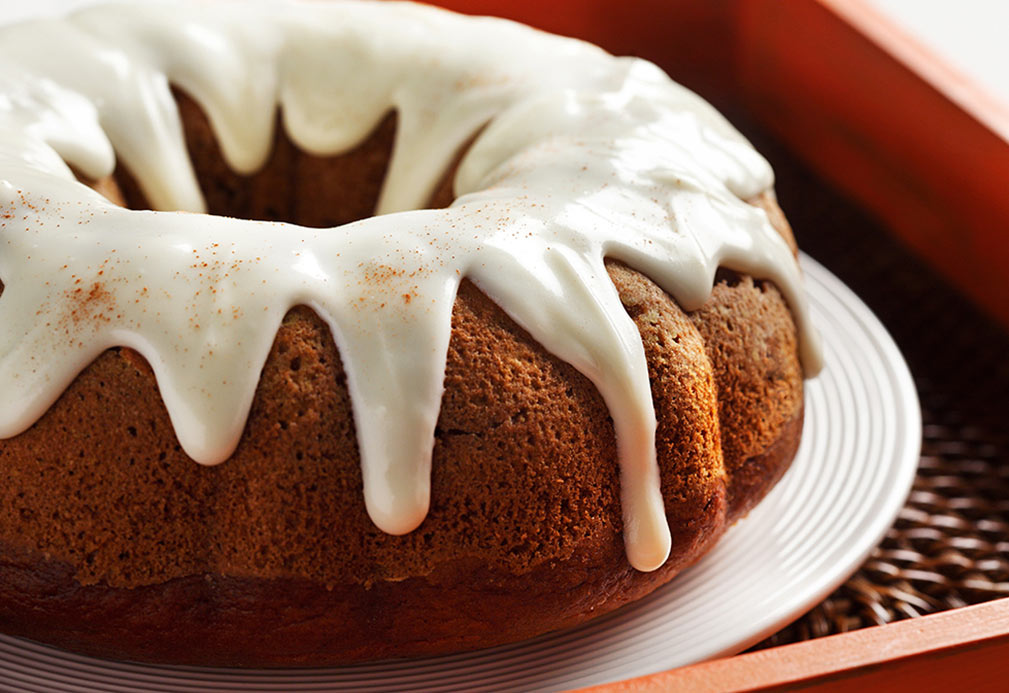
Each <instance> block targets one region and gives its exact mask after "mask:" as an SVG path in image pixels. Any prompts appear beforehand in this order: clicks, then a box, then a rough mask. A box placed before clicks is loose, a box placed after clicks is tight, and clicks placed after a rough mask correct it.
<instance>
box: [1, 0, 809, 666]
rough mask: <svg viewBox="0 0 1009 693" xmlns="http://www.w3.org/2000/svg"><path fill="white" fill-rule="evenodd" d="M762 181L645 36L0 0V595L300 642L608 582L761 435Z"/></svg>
mask: <svg viewBox="0 0 1009 693" xmlns="http://www.w3.org/2000/svg"><path fill="white" fill-rule="evenodd" d="M771 185H772V173H771V170H770V168H769V166H768V164H767V163H766V162H765V161H764V160H763V159H762V158H761V157H760V156H759V155H758V154H756V153H755V152H754V151H753V150H752V149H751V147H750V146H749V144H748V143H747V142H746V141H745V140H744V139H743V138H742V137H741V136H740V135H739V134H738V133H736V132H735V131H734V130H733V129H732V128H731V127H730V126H729V125H728V124H727V123H726V122H725V121H724V120H723V119H722V118H721V117H720V116H719V115H718V114H717V113H715V112H714V111H713V110H712V109H711V108H710V107H709V106H708V105H707V104H705V103H704V102H703V101H702V100H700V99H699V98H698V97H697V96H695V95H694V94H692V93H691V92H689V91H687V90H685V89H684V88H682V87H680V86H678V85H676V84H674V83H673V82H671V81H670V80H669V79H668V78H667V77H666V76H665V75H664V74H663V73H662V72H661V71H660V70H659V69H658V68H656V67H655V66H653V65H651V64H650V63H648V62H645V61H642V60H638V59H631V58H615V57H612V56H611V55H609V54H607V53H605V52H604V51H602V50H600V49H598V48H595V47H593V46H590V45H588V44H585V43H582V42H579V41H575V40H571V39H565V38H561V37H557V36H552V35H548V34H545V33H542V32H538V31H535V30H532V29H529V28H527V27H523V26H521V25H517V24H514V23H511V22H507V21H503V20H497V19H488V18H467V17H462V16H460V15H455V14H452V13H449V12H445V11H442V10H437V9H433V8H430V7H424V6H420V5H412V4H400V3H384V2H383V3H374V4H371V3H365V2H341V1H339V0H334V1H332V2H322V3H310V4H291V5H280V4H270V5H259V4H256V5H241V6H237V5H227V4H224V5H222V4H208V5H185V6H179V5H176V4H171V5H163V6H158V5H154V6H146V5H145V6H138V5H122V6H102V7H95V8H89V9H86V10H82V11H79V12H77V13H76V14H73V15H71V16H69V17H67V18H63V19H47V20H41V21H36V22H31V23H27V24H21V25H17V26H13V27H9V28H5V29H3V30H0V282H2V284H0V473H2V475H3V477H4V483H3V484H0V630H2V631H4V632H7V633H11V634H16V635H22V636H25V637H29V638H34V639H37V640H40V641H43V642H47V643H53V644H56V645H59V646H61V647H66V648H70V649H73V650H76V651H79V652H84V653H91V654H95V655H99V656H104V657H115V658H128V659H134V660H146V661H160V662H174V663H186V664H212V665H237V666H286V665H320V664H334V663H346V662H353V661H361V660H369V659H380V658H387V657H405V656H418V655H428V654H438V653H447V652H453V651H460V650H464V649H471V648H479V647H486V646H490V645H494V644H498V643H503V642H508V641H514V640H517V639H521V638H526V637H530V636H533V635H536V634H538V633H542V632H545V631H548V630H551V629H556V628H561V627H565V626H570V625H575V624H578V623H580V622H583V621H585V620H587V619H589V618H592V617H593V616H595V615H599V614H602V613H605V612H607V611H610V610H612V609H614V608H616V607H618V606H620V605H621V604H624V603H627V602H629V601H631V600H634V599H636V598H638V597H640V596H642V595H644V594H647V593H648V592H650V591H651V590H653V589H655V588H656V587H658V586H660V585H662V584H664V583H666V582H667V581H669V580H670V579H671V578H672V577H673V576H674V575H675V574H676V573H677V572H679V571H680V570H682V569H683V568H684V567H685V566H687V565H689V564H690V563H692V562H693V561H695V560H697V558H698V557H700V556H701V555H702V554H703V553H704V552H706V551H707V550H708V549H709V548H710V547H711V546H712V545H713V544H714V542H716V541H717V539H718V537H719V536H720V535H721V534H722V532H723V530H724V529H725V528H726V526H727V525H729V524H731V523H732V522H733V521H735V520H736V519H737V518H739V517H740V516H742V515H743V514H745V513H746V512H747V511H748V510H749V509H750V508H751V507H752V506H753V505H754V504H755V503H756V502H757V501H759V500H760V498H761V497H763V496H764V494H765V493H766V492H767V491H768V489H769V488H770V487H771V486H772V485H773V484H774V483H775V481H776V480H777V479H778V478H779V477H780V476H781V474H782V473H783V472H784V471H785V469H786V468H787V466H788V464H789V462H790V461H791V459H792V456H793V454H794V452H795V450H796V447H797V445H798V441H799V437H800V432H801V427H802V413H803V409H802V404H803V400H802V378H803V369H804V370H805V373H806V374H812V373H813V372H815V371H816V369H817V368H818V347H817V342H816V336H815V333H814V332H813V331H812V329H811V328H810V326H809V324H808V319H807V317H806V310H805V307H804V298H803V295H802V292H801V277H800V273H799V269H798V265H797V263H796V261H795V252H796V251H795V246H794V241H793V239H792V236H791V233H790V231H789V229H788V226H787V223H786V222H785V220H784V217H783V216H782V215H781V213H780V211H779V209H778V207H777V205H776V204H775V202H774V197H773V193H772V192H771ZM151 210H159V211H151ZM173 210H174V211H173Z"/></svg>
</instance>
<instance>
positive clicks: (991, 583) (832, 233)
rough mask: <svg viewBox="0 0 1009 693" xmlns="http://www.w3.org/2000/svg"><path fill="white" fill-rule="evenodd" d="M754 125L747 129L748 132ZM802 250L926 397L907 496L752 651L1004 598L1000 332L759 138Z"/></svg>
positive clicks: (1006, 459) (1005, 478)
mask: <svg viewBox="0 0 1009 693" xmlns="http://www.w3.org/2000/svg"><path fill="white" fill-rule="evenodd" d="M751 135H752V133H751ZM752 139H754V140H755V142H756V143H757V145H758V148H760V149H761V150H762V151H763V152H764V153H765V154H767V155H768V157H769V158H770V159H771V162H772V164H773V165H774V166H775V170H776V173H777V181H778V182H777V189H778V196H779V199H780V201H781V204H782V207H783V208H784V209H785V210H786V213H787V214H788V216H789V219H790V221H791V222H792V225H793V226H794V228H795V231H796V236H797V238H798V240H799V245H800V247H802V248H803V250H804V251H806V252H807V253H809V254H810V255H812V256H813V257H814V258H816V259H817V260H819V261H820V262H821V263H823V264H824V265H825V266H826V267H828V268H829V269H830V270H831V271H832V272H834V273H835V274H836V275H837V276H838V277H840V278H841V280H842V281H844V282H845V283H846V284H847V285H848V286H849V287H850V288H851V289H853V290H854V291H855V293H857V294H858V295H859V297H860V298H861V299H862V300H863V301H865V302H866V304H868V306H869V307H870V308H871V309H872V310H873V311H874V312H875V314H876V315H877V316H878V317H879V319H880V320H881V321H882V322H883V324H884V325H886V327H887V329H888V330H889V331H890V334H891V335H892V336H893V338H894V340H895V341H896V342H897V345H898V346H899V347H900V349H901V351H902V352H903V354H904V357H905V359H906V360H907V362H908V365H909V366H910V369H911V373H912V375H913V377H914V381H915V385H916V387H917V389H918V396H919V398H920V400H921V407H922V420H923V424H924V431H923V440H922V451H921V460H920V463H919V469H918V474H917V478H916V479H915V482H914V487H913V490H912V491H911V494H910V497H909V498H908V501H907V504H906V505H905V506H904V508H903V509H902V510H901V511H900V515H899V516H898V518H897V521H896V522H895V524H894V525H893V526H892V527H891V528H890V530H889V531H888V532H887V534H886V537H885V538H884V540H883V542H882V544H881V545H880V546H878V547H877V548H876V549H875V551H873V553H872V555H871V556H870V557H869V558H868V559H867V560H866V562H865V563H864V564H863V565H862V566H861V568H859V570H858V571H857V572H856V573H855V574H854V575H853V576H852V577H851V578H850V579H849V580H848V581H847V582H845V583H844V584H843V585H842V586H841V587H840V588H838V589H837V590H836V591H835V592H834V593H833V594H831V595H830V596H829V597H827V599H825V600H824V601H823V602H822V603H821V604H819V605H817V606H816V607H815V608H813V609H812V610H811V611H810V612H808V613H807V614H805V615H804V616H802V617H801V618H800V619H799V620H797V621H796V622H794V623H793V624H791V625H790V626H788V627H786V628H785V629H783V630H782V631H780V632H778V633H776V634H774V635H772V636H771V637H770V638H768V639H767V640H765V641H763V642H762V643H760V644H758V645H757V646H756V648H757V649H759V648H763V647H770V646H775V645H782V644H786V643H790V642H796V641H800V640H807V639H810V638H816V637H821V636H824V635H831V634H834V633H840V632H845V631H850V630H855V629H857V628H863V627H866V626H872V625H881V624H884V623H889V622H892V621H897V620H900V619H904V618H911V617H915V616H920V615H924V614H929V613H934V612H938V611H944V610H946V609H953V608H956V607H960V606H966V605H968V604H977V603H980V602H984V601H988V600H991V599H995V598H998V597H1004V596H1009V435H1007V428H1009V427H1007V422H1006V414H1007V412H1009V406H1007V405H1009V335H1007V333H1006V332H1005V331H1004V330H1003V329H1001V328H1000V327H998V326H997V325H996V324H994V323H993V322H992V321H991V320H989V319H988V318H987V317H986V316H984V315H982V314H981V313H980V312H979V311H978V310H977V309H976V308H975V307H974V306H973V305H972V304H971V303H970V302H969V301H968V300H967V299H965V298H963V297H962V296H961V295H959V294H958V293H957V292H956V291H955V290H954V289H952V288H951V287H950V286H949V285H948V284H946V283H945V282H944V281H943V280H942V279H941V278H940V277H939V275H938V274H936V273H935V272H934V271H933V270H931V269H930V268H928V267H926V266H925V265H924V264H923V263H922V262H921V261H919V260H917V259H916V258H915V257H914V256H913V255H912V254H911V253H910V252H909V251H908V250H906V249H905V248H904V246H902V245H901V244H900V243H898V242H897V241H895V240H894V239H893V237H892V236H891V235H890V234H889V233H888V232H887V231H886V230H885V228H883V227H882V226H881V225H880V224H879V223H878V222H876V221H874V220H872V219H871V218H870V217H869V216H867V215H866V214H865V213H864V212H863V211H861V210H860V209H859V208H858V207H857V206H856V205H854V204H852V203H851V202H849V201H847V200H845V199H844V198H843V197H842V196H841V195H839V194H838V193H837V192H836V191H835V190H833V189H832V188H831V187H830V186H829V184H827V183H825V182H823V181H822V180H820V179H818V178H817V177H816V176H815V175H814V174H813V173H811V172H810V171H809V170H807V169H805V168H804V167H803V165H802V164H800V163H799V162H798V161H797V160H796V159H795V158H794V157H793V156H791V155H790V154H789V153H788V152H787V151H785V149H784V148H783V147H782V146H781V145H779V144H777V143H775V142H773V141H770V140H768V139H767V138H766V137H763V136H761V135H760V134H757V135H754V136H752Z"/></svg>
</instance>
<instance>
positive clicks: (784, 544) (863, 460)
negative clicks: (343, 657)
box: [0, 257, 921, 693]
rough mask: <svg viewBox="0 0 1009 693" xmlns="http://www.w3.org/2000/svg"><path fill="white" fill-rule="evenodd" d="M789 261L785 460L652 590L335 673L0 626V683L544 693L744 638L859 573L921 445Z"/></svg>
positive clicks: (898, 386) (845, 331) (872, 339)
mask: <svg viewBox="0 0 1009 693" xmlns="http://www.w3.org/2000/svg"><path fill="white" fill-rule="evenodd" d="M802 264H803V267H804V269H805V272H806V285H807V289H808V292H809V297H810V301H811V307H812V312H813V318H814V320H815V321H816V323H817V325H818V327H819V328H820V331H821V333H822V335H823V341H824V344H825V345H826V346H825V351H826V353H825V356H826V368H825V369H824V371H823V373H822V374H821V375H820V376H819V378H817V379H816V380H813V381H811V382H809V383H807V388H806V423H805V428H804V431H803V436H802V444H801V446H800V448H799V453H798V456H797V457H796V459H795V462H794V463H793V465H792V469H791V470H790V471H789V472H788V474H787V475H786V476H785V478H784V479H782V481H781V483H779V484H778V486H777V487H776V488H775V489H774V490H773V491H772V492H771V493H770V495H768V497H767V498H766V499H765V500H764V502H763V503H761V504H760V506H759V507H758V508H757V509H756V510H754V511H753V512H752V513H750V515H749V517H747V518H746V519H745V520H742V521H740V522H739V523H738V524H737V525H736V526H735V527H733V528H732V529H731V530H730V531H729V532H728V533H727V534H726V536H725V538H724V539H723V540H722V541H721V543H719V545H718V546H717V548H716V549H715V550H714V551H712V552H711V553H710V554H709V555H708V556H707V557H705V558H704V560H702V561H701V562H700V563H698V564H697V565H696V566H694V567H693V568H691V569H690V570H688V571H687V572H685V573H684V574H683V575H681V576H680V577H679V578H677V579H675V580H674V581H673V582H672V583H671V584H669V585H667V586H665V587H663V588H661V589H659V590H658V591H656V592H655V593H654V594H652V595H651V596H649V597H647V598H645V599H643V600H641V601H639V602H636V603H634V604H632V605H630V606H628V607H625V608H623V609H620V610H618V611H617V612H616V613H613V614H610V615H608V616H604V617H602V618H600V619H598V620H596V621H593V622H592V623H590V624H588V625H586V626H582V627H579V628H575V629H572V630H567V631H562V632H558V633H552V634H549V635H546V636H543V637H540V638H537V639H535V640H530V641H526V642H522V643H518V644H515V645H509V646H506V647H499V648H495V649H491V650H483V651H480V652H474V653H469V654H463V655H457V656H453V657H441V658H436V659H424V660H412V661H397V662H385V663H379V664H374V665H369V666H360V667H351V668H346V669H301V670H279V671H278V670H275V671H238V670H226V669H196V668H179V667H158V666H147V665H136V664H122V663H115V662H106V661H102V660H97V659H89V658H86V657H80V656H77V655H72V654H68V653H65V652H62V651H59V650H55V649H52V648H49V647H45V646H42V645H38V644H35V643H31V642H28V641H25V640H20V639H18V638H12V637H7V636H0V682H3V683H6V684H7V685H10V686H16V687H17V688H16V689H17V690H31V691H35V690H38V691H47V692H49V693H52V692H56V691H134V690H145V691H221V690H231V689H235V688H241V689H244V690H250V689H251V690H257V691H320V690H327V691H328V690H345V689H346V690H355V691H361V690H368V691H386V690H396V691H401V690H411V689H419V690H425V691H433V690H467V691H471V690H478V689H494V690H531V689H538V690H543V689H550V690H556V689H565V688H574V687H579V686H587V685H592V684H599V683H605V682H608V681H615V680H620V679H625V678H630V677H634V676H642V675H645V674H650V673H654V672H658V671H662V670H665V669H671V668H673V667H677V666H682V665H684V664H689V663H691V662H696V661H700V660H703V659H709V658H712V657H716V656H719V655H724V654H729V653H733V652H738V651H739V650H742V649H744V648H746V647H747V646H749V645H751V644H753V643H755V642H757V641H759V640H761V639H762V638H763V637H765V636H767V635H769V634H770V633H773V632H774V631H776V630H777V629H779V628H780V627H782V626H784V625H785V624H786V623H788V622H789V621H791V620H793V619H795V618H797V617H798V616H800V615H801V614H802V613H803V612H805V611H806V610H807V609H809V608H810V607H812V606H813V605H815V604H817V603H818V602H819V601H821V600H822V599H823V598H824V597H825V596H826V595H827V594H829V593H830V592H831V591H832V590H833V589H834V588H835V587H837V586H838V585H839V584H841V583H842V582H843V581H844V579H845V578H846V577H847V576H848V575H850V574H851V573H852V572H853V571H854V570H855V569H856V568H858V566H859V565H860V564H861V563H862V561H863V560H864V559H865V557H866V555H867V554H868V553H869V552H870V551H871V550H872V548H873V547H874V546H875V545H876V544H877V543H878V542H879V540H880V539H881V538H882V536H883V533H884V532H885V531H886V530H887V528H888V527H889V526H890V524H891V523H892V522H893V520H894V518H895V517H896V515H897V512H898V510H900V508H901V506H902V505H903V504H904V501H905V499H906V497H907V494H908V491H909V489H910V487H911V482H912V481H913V479H914V475H915V470H916V468H917V463H918V454H919V450H920V442H921V415H920V413H919V408H918V399H917V395H916V393H915V389H914V384H913V383H912V381H911V376H910V373H909V372H908V370H907V365H906V364H905V363H904V361H903V359H902V358H901V356H900V353H899V352H898V351H897V347H896V346H895V345H894V343H893V341H892V340H891V339H890V336H889V335H888V334H887V333H886V330H885V329H884V328H883V326H882V325H881V324H880V323H879V321H878V320H876V318H875V317H874V316H873V315H872V313H871V312H870V311H869V309H868V308H867V307H866V306H865V305H864V304H863V303H862V302H861V301H860V300H859V299H858V298H857V297H856V296H855V295H854V294H853V293H852V292H851V291H850V290H849V289H848V288H847V287H845V286H844V285H843V284H842V283H841V282H840V281H839V280H838V279H837V278H836V277H834V276H833V275H832V274H830V272H828V271H827V270H826V269H824V268H823V267H822V266H821V265H819V264H818V263H816V262H815V261H813V260H810V259H809V258H808V257H803V259H802ZM3 683H0V688H3Z"/></svg>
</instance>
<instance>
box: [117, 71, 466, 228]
mask: <svg viewBox="0 0 1009 693" xmlns="http://www.w3.org/2000/svg"><path fill="white" fill-rule="evenodd" d="M174 94H175V98H176V102H177V104H178V107H179V114H180V116H181V119H182V124H183V129H184V132H185V138H186V146H187V148H188V150H189V156H190V160H191V161H192V164H193V169H194V170H195V172H196V177H197V180H198V181H199V183H200V188H201V190H202V192H203V196H204V199H205V201H206V205H207V212H208V213H210V214H214V215H220V216H229V217H237V218H240V219H253V220H257V221H282V222H290V223H294V224H299V225H301V226H310V227H316V228H328V227H332V226H339V225H341V224H348V223H350V222H352V221H357V220H359V219H365V218H367V217H370V216H373V215H374V213H375V207H376V204H377V202H378V197H379V194H380V192H381V190H382V182H383V180H384V179H385V174H386V170H387V168H388V166H389V161H390V159H391V156H392V149H393V142H394V140H395V136H396V115H395V113H392V112H390V113H389V114H388V115H387V116H386V117H385V118H384V119H382V121H380V123H379V124H378V125H377V126H376V127H375V129H374V130H373V131H372V132H371V134H370V135H369V136H368V137H367V138H365V140H364V141H363V142H361V143H360V144H359V145H358V146H357V147H355V148H354V149H352V150H350V151H348V152H345V153H342V154H339V155H336V156H316V155H313V154H309V153H307V152H305V151H303V150H301V149H299V148H298V147H297V145H295V144H294V143H293V142H292V141H291V140H290V138H289V137H288V136H287V133H286V132H285V131H284V128H283V126H282V125H281V123H280V122H279V117H278V124H277V127H276V129H275V133H274V138H273V145H272V148H271V152H270V156H269V158H268V159H267V161H266V163H265V165H264V166H263V167H262V168H261V169H260V170H259V171H257V172H255V173H253V174H251V175H242V174H239V173H236V172H235V171H233V170H232V169H231V168H230V167H229V166H228V164H227V163H226V162H225V160H224V157H223V155H222V154H221V149H220V146H219V145H218V143H217V139H216V138H215V136H214V133H213V130H212V128H211V126H210V121H209V120H208V119H207V117H206V115H205V113H204V111H203V109H202V108H201V107H200V105H199V104H198V103H197V102H196V101H195V100H194V99H192V98H191V97H189V96H188V95H187V94H185V93H184V92H181V91H178V90H176V91H175V92H174ZM452 173H454V171H450V172H449V174H447V175H446V178H445V179H444V180H443V181H441V184H440V185H439V186H438V187H437V189H436V192H435V194H434V196H433V197H432V200H431V203H430V205H429V206H432V207H444V206H447V205H448V204H450V203H451V201H452V196H451V174H452ZM113 187H117V188H118V191H117V192H118V197H119V199H115V197H116V194H115V193H113V194H110V193H109V192H108V191H107V190H100V192H103V193H104V194H106V196H107V197H110V198H113V199H114V201H116V202H118V203H120V204H123V205H125V206H127V207H129V208H131V209H150V208H151V207H150V205H149V203H148V202H147V199H146V198H145V196H144V194H143V191H142V190H141V188H140V186H139V184H138V183H137V181H136V179H134V178H133V176H132V175H131V174H130V172H129V171H128V170H126V169H125V168H124V167H123V166H119V167H118V168H117V169H116V172H115V175H114V186H113Z"/></svg>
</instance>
